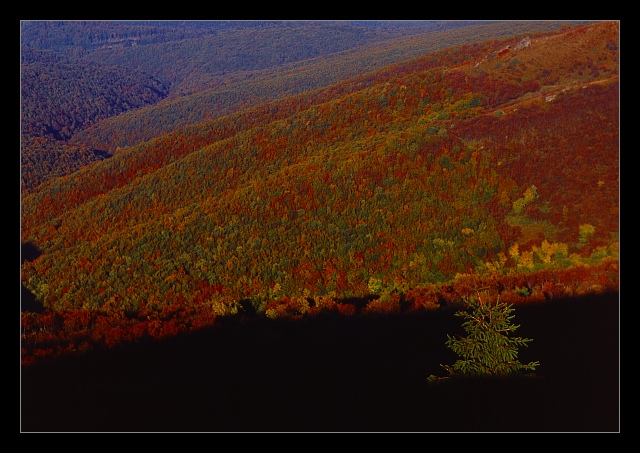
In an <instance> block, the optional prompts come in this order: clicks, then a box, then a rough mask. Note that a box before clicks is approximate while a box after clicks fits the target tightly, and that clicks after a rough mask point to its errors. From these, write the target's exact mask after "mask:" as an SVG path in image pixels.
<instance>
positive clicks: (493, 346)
mask: <svg viewBox="0 0 640 453" xmlns="http://www.w3.org/2000/svg"><path fill="white" fill-rule="evenodd" d="M465 306H466V309H463V310H460V311H457V312H456V313H455V316H460V317H462V318H464V319H465V321H464V323H463V324H462V326H463V327H464V329H465V331H466V332H467V336H466V337H454V336H451V335H447V342H446V344H447V346H448V347H449V349H451V350H452V351H453V352H455V353H456V354H457V355H458V356H459V357H460V358H459V359H458V360H456V362H455V363H454V364H453V366H449V365H442V364H441V365H440V366H441V367H442V368H444V369H445V370H446V371H447V372H448V373H449V376H445V377H438V376H434V375H431V376H429V377H428V378H427V380H428V381H437V380H440V379H447V378H451V377H509V376H514V375H518V374H521V373H522V372H523V371H525V370H528V371H533V370H535V368H536V367H537V366H539V365H540V363H539V362H537V361H536V362H530V363H528V364H523V363H520V361H519V360H518V348H520V347H522V346H527V343H529V342H531V341H533V340H532V339H530V338H522V337H510V336H509V335H511V334H512V333H513V332H514V331H515V330H516V329H517V328H518V327H520V326H518V325H515V324H513V323H512V321H511V320H512V319H513V317H514V315H513V314H512V313H513V311H514V309H513V306H512V304H507V303H503V302H500V296H498V298H497V300H496V303H495V304H493V303H491V301H489V300H487V301H486V302H485V301H483V300H482V297H481V296H480V293H479V291H478V297H477V298H476V297H470V298H469V299H465Z"/></svg>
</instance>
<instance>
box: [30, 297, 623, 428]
mask: <svg viewBox="0 0 640 453" xmlns="http://www.w3.org/2000/svg"><path fill="white" fill-rule="evenodd" d="M514 314H515V317H514V320H513V321H514V323H515V324H517V325H520V328H519V329H518V331H517V334H518V335H519V336H523V337H529V338H532V339H533V341H532V342H531V343H530V345H529V347H527V348H523V349H521V352H520V356H519V359H520V360H521V361H522V362H529V361H535V360H538V361H540V367H539V368H538V369H537V370H536V373H535V374H536V377H535V378H531V379H513V380H482V381H453V380H446V381H439V382H438V383H436V384H433V383H428V382H427V381H426V379H427V377H428V376H429V375H431V374H436V375H444V373H445V371H444V370H443V369H442V368H441V367H440V364H452V363H453V362H454V361H455V360H456V356H455V355H454V354H453V352H452V351H450V350H449V349H448V348H447V347H446V345H445V341H446V338H447V334H457V333H462V328H461V326H460V322H461V321H460V318H459V317H456V316H454V311H453V310H450V309H443V310H439V311H433V312H423V313H419V314H402V315H375V316H352V317H344V316H342V317H341V316H327V317H317V318H310V319H303V320H300V321H284V320H265V319H263V318H253V319H246V320H245V321H244V322H238V323H223V324H220V325H217V326H214V327H212V328H208V329H204V330H202V331H199V332H196V333H193V334H189V335H184V336H181V337H178V338H172V339H168V340H164V341H158V342H151V341H149V342H141V343H138V344H135V345H132V346H130V347H127V348H126V349H120V350H112V351H103V352H99V353H94V354H90V355H85V356H76V357H66V358H62V359H57V360H55V361H52V362H50V363H42V364H36V365H33V366H30V367H25V368H23V369H22V372H21V374H22V375H21V382H22V385H21V431H23V432H85V431H88V432H617V431H619V422H620V420H619V410H620V402H619V393H620V385H619V377H620V376H619V295H618V294H611V295H604V296H591V297H586V298H581V299H574V300H572V299H569V300H557V301H553V302H546V303H538V304H531V305H525V306H518V307H516V309H515V312H514Z"/></svg>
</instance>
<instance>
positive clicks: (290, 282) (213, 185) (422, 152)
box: [23, 23, 619, 311]
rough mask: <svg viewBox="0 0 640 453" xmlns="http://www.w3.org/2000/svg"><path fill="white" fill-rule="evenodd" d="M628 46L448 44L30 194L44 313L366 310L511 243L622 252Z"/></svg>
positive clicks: (575, 34) (606, 27) (27, 203)
mask: <svg viewBox="0 0 640 453" xmlns="http://www.w3.org/2000/svg"><path fill="white" fill-rule="evenodd" d="M617 35H618V30H617V24H615V23H613V24H611V23H604V24H596V25H591V26H586V27H583V28H581V29H580V30H576V31H573V30H568V31H563V32H562V33H559V34H558V35H557V36H552V37H549V38H548V39H534V40H532V41H531V42H530V44H529V45H528V46H521V48H516V47H518V45H519V44H521V43H522V38H521V37H517V38H514V40H513V42H511V43H500V45H499V46H498V47H497V48H496V47H495V44H496V43H495V42H494V41H491V42H489V43H484V44H483V43H477V44H473V45H468V46H462V47H456V48H451V49H447V50H446V51H443V52H439V53H433V54H429V55H425V56H423V57H418V58H416V59H413V60H411V61H410V62H406V63H403V64H398V65H393V66H389V67H386V68H384V69H382V70H379V71H376V72H374V73H371V74H368V75H366V76H362V77H360V78H354V79H351V80H348V81H346V82H343V83H340V84H337V85H334V86H332V87H331V88H330V89H328V90H319V91H317V92H315V93H310V94H307V95H302V96H298V97H293V98H287V99H285V100H282V101H278V102H273V103H271V104H268V105H266V106H261V107H256V108H255V109H253V110H248V111H246V112H239V113H237V114H235V115H231V116H228V117H224V118H220V119H218V120H215V121H211V122H208V123H203V124H200V125H198V126H195V127H192V128H188V129H184V130H181V131H178V132H176V133H174V134H170V135H166V136H163V137H160V138H158V139H155V140H153V141H150V142H148V143H144V144H141V145H139V146H137V147H134V148H128V149H125V150H122V152H121V153H118V154H116V156H114V157H113V158H112V159H110V160H108V161H104V162H101V163H99V164H96V165H94V166H92V167H90V168H87V169H84V170H82V171H80V172H78V173H76V174H74V175H70V176H68V177H65V178H60V179H58V180H55V181H52V182H51V183H50V184H48V185H47V186H46V188H47V190H46V191H44V190H43V191H42V192H41V193H38V194H34V195H32V196H30V197H27V198H25V200H24V202H23V216H24V217H23V222H24V226H25V228H24V236H23V241H33V242H34V243H35V244H36V246H38V247H39V248H40V249H42V250H43V252H44V253H43V254H42V255H41V256H40V257H39V258H38V259H37V260H35V261H34V262H32V263H27V264H26V265H25V268H24V272H23V280H24V282H25V284H26V285H27V287H28V288H29V289H31V290H32V291H33V292H34V294H36V296H37V297H38V298H39V299H41V300H42V301H43V302H44V304H45V305H46V306H48V307H50V308H56V309H58V308H69V307H85V308H92V309H93V308H98V307H102V306H104V305H106V304H115V305H117V306H120V307H124V308H126V309H127V310H131V311H136V310H137V309H138V308H139V307H140V304H146V305H148V306H150V307H161V306H163V305H165V304H179V303H181V300H188V301H190V302H193V301H198V300H202V302H203V303H211V300H213V299H215V298H216V297H217V298H222V299H224V298H234V299H238V298H245V297H247V298H249V297H254V298H266V299H269V298H274V297H281V296H282V295H305V294H306V295H309V294H319V295H323V294H328V295H335V296H338V297H348V296H357V295H364V294H367V293H368V292H369V291H370V290H371V288H370V286H369V285H370V284H371V282H372V281H377V280H379V281H384V282H385V284H388V285H397V286H403V285H404V287H412V286H415V285H418V284H421V283H425V282H438V281H446V280H448V279H450V278H452V277H453V276H454V275H455V274H456V273H461V272H475V271H478V270H481V269H482V268H483V266H485V263H486V262H487V261H489V262H490V261H492V260H495V259H497V258H498V256H499V254H500V253H501V252H502V253H503V254H506V252H507V250H509V249H510V248H511V247H513V246H514V244H520V245H523V246H524V245H526V244H527V243H534V242H536V241H537V244H540V243H541V242H542V241H543V240H548V241H552V242H556V241H563V242H566V243H567V244H568V245H569V246H570V247H572V249H571V251H573V252H576V253H589V252H590V251H591V250H593V248H594V247H595V246H597V245H601V246H609V245H610V244H611V243H612V242H615V240H616V238H615V234H616V232H617V216H615V215H614V214H615V213H616V212H617V193H618V181H617V179H616V177H615V175H616V172H617V168H618V127H619V124H618V109H617V105H618V102H619V96H618V82H617V68H618V60H617V59H618V52H617V46H615V44H616V43H617V39H618V38H617ZM506 44H508V45H511V49H510V50H509V51H508V52H504V53H501V52H500V51H501V50H504V48H505V45H506ZM585 45H588V46H589V51H588V52H582V51H578V50H579V49H583V48H584V46H585ZM568 49H569V50H568ZM558 54H560V55H561V56H558ZM485 57H486V59H485ZM571 59H573V60H571ZM516 60H518V61H516ZM514 61H515V62H514ZM593 68H595V69H593ZM548 71H551V73H552V74H556V75H557V79H556V78H552V79H549V80H545V79H544V77H542V74H547V72H548ZM547 92H548V93H549V94H547ZM551 93H552V94H551ZM553 94H555V97H552V98H551V99H549V96H553ZM505 131H506V132H505ZM503 132H504V138H502V137H503V136H502V134H503ZM570 156H573V157H570ZM530 168H533V169H534V170H533V171H530V170H528V169H530ZM556 169H558V170H556ZM558 172H560V173H558ZM577 181H585V184H589V185H588V186H586V187H585V188H580V189H577V188H576V186H575V184H576V183H577ZM601 181H602V184H600V182H601ZM591 182H593V185H591ZM531 186H535V189H533V191H532V189H531ZM585 189H586V190H585ZM558 194H562V195H558ZM521 199H522V200H524V201H518V200H521ZM603 205H605V206H607V207H608V209H607V210H604V209H602V206H603ZM584 224H589V225H591V226H592V227H594V232H591V233H589V234H588V236H589V239H590V241H591V242H590V243H585V242H584V241H581V240H580V239H581V238H580V236H579V234H580V233H581V230H580V228H581V227H580V226H581V225H584ZM582 233H583V234H586V233H585V232H584V231H582ZM205 294H206V296H205ZM212 298H213V299H212Z"/></svg>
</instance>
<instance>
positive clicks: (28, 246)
mask: <svg viewBox="0 0 640 453" xmlns="http://www.w3.org/2000/svg"><path fill="white" fill-rule="evenodd" d="M40 255H42V251H41V250H40V249H38V247H36V246H35V245H34V244H32V243H31V242H25V243H23V244H20V263H21V264H24V263H25V261H33V260H35V259H36V258H37V257H39V256H40Z"/></svg>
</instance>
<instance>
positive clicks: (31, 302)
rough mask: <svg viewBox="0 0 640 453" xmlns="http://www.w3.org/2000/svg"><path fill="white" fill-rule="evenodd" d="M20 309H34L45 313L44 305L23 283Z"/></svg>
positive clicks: (21, 285) (36, 311)
mask: <svg viewBox="0 0 640 453" xmlns="http://www.w3.org/2000/svg"><path fill="white" fill-rule="evenodd" d="M20 311H33V312H35V313H44V311H45V309H44V305H42V302H40V301H39V300H38V299H36V296H35V295H34V294H33V293H32V292H31V291H29V289H28V288H27V287H25V286H24V285H23V284H22V283H20Z"/></svg>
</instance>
